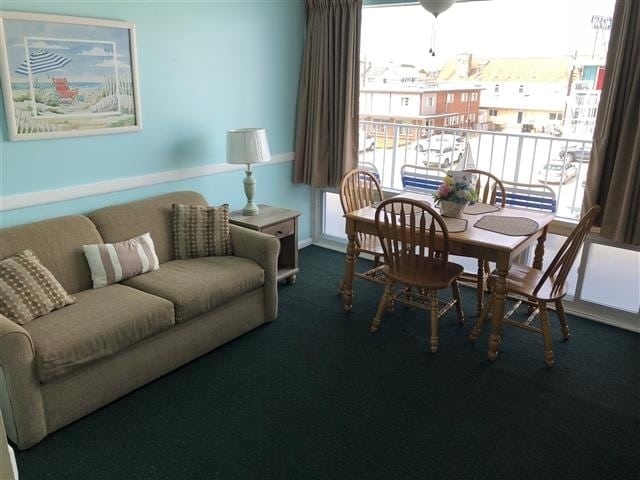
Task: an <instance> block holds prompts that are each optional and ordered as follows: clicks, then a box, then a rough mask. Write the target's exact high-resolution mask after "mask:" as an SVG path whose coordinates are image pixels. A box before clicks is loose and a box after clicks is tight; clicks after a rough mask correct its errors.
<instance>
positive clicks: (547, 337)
mask: <svg viewBox="0 0 640 480" xmlns="http://www.w3.org/2000/svg"><path fill="white" fill-rule="evenodd" d="M540 324H541V327H542V336H543V337H544V360H545V362H547V367H548V368H551V367H553V347H552V343H551V342H552V341H551V330H550V328H549V312H548V311H547V304H546V303H545V302H540Z"/></svg>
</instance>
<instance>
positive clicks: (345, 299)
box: [340, 231, 356, 312]
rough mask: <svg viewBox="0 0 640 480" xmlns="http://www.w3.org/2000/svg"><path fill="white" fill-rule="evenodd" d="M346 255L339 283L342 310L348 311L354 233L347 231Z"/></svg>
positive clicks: (352, 271)
mask: <svg viewBox="0 0 640 480" xmlns="http://www.w3.org/2000/svg"><path fill="white" fill-rule="evenodd" d="M347 238H348V240H349V242H348V243H347V255H346V257H345V261H344V277H343V278H342V283H341V284H340V291H341V292H342V303H343V305H344V311H345V312H350V311H351V308H352V306H353V274H354V272H355V268H356V233H355V231H348V232H347Z"/></svg>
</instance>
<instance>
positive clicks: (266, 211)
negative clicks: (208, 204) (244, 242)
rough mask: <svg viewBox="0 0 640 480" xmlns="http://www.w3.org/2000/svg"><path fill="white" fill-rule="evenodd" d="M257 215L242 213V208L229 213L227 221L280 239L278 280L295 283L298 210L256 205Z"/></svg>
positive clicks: (297, 269)
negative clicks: (258, 211) (258, 210)
mask: <svg viewBox="0 0 640 480" xmlns="http://www.w3.org/2000/svg"><path fill="white" fill-rule="evenodd" d="M258 208H259V209H260V213H259V214H258V215H251V216H249V215H243V214H242V210H235V211H233V212H231V213H230V214H229V222H230V223H232V224H234V225H239V226H241V227H245V228H250V229H251V230H257V231H258V232H263V233H269V234H271V235H275V236H276V237H278V239H279V240H280V255H279V256H278V280H286V282H287V283H288V284H292V283H295V281H296V273H298V271H299V268H298V217H299V216H300V212H296V211H295V210H288V209H286V208H278V207H272V206H270V205H258Z"/></svg>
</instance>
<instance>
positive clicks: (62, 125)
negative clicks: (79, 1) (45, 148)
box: [0, 12, 142, 140]
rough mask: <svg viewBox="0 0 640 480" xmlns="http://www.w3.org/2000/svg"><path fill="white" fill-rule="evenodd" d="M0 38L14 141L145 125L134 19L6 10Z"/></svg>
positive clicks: (1, 15)
mask: <svg viewBox="0 0 640 480" xmlns="http://www.w3.org/2000/svg"><path fill="white" fill-rule="evenodd" d="M0 42H1V44H0V68H1V69H2V72H1V73H2V75H1V80H2V92H3V95H4V107H5V113H6V117H7V128H8V131H9V138H10V139H11V140H34V139H42V138H57V137H75V136H81V135H99V134H106V133H122V132H135V131H138V130H140V129H141V128H142V119H141V116H140V94H139V93H138V69H137V59H136V38H135V27H134V25H133V24H132V23H128V22H120V21H113V20H100V19H93V18H78V17H65V16H58V15H44V14H34V13H21V12H0Z"/></svg>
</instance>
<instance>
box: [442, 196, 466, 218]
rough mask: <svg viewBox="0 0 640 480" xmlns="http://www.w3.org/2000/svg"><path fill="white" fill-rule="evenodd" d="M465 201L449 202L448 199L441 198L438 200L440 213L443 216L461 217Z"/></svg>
mask: <svg viewBox="0 0 640 480" xmlns="http://www.w3.org/2000/svg"><path fill="white" fill-rule="evenodd" d="M465 205H466V202H449V201H448V200H442V201H441V202H440V214H441V215H442V216H443V217H456V218H460V217H462V211H463V210H464V206H465Z"/></svg>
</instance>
